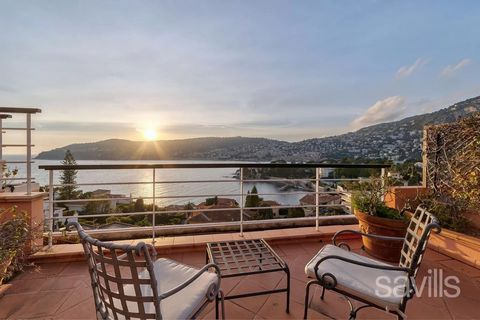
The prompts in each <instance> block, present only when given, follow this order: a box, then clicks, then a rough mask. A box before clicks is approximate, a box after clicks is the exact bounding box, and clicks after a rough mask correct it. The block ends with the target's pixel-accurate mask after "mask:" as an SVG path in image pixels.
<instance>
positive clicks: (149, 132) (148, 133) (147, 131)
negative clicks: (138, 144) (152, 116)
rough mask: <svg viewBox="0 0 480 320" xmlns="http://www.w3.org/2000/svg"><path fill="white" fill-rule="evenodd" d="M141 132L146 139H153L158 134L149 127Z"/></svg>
mask: <svg viewBox="0 0 480 320" xmlns="http://www.w3.org/2000/svg"><path fill="white" fill-rule="evenodd" d="M142 133H143V138H144V139H145V140H148V141H153V140H155V139H157V136H158V134H157V131H156V130H155V129H151V128H150V129H145V130H143V132H142Z"/></svg>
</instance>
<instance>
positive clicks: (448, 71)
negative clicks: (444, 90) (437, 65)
mask: <svg viewBox="0 0 480 320" xmlns="http://www.w3.org/2000/svg"><path fill="white" fill-rule="evenodd" d="M471 63H472V60H471V59H468V58H465V59H462V60H461V61H460V62H458V63H457V64H453V65H448V66H446V67H445V68H444V69H443V70H442V76H444V77H448V76H451V75H453V74H455V73H457V72H458V71H459V70H461V69H463V68H465V67H466V66H468V65H469V64H471Z"/></svg>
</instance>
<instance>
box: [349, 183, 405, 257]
mask: <svg viewBox="0 0 480 320" xmlns="http://www.w3.org/2000/svg"><path fill="white" fill-rule="evenodd" d="M393 183H394V181H393V180H392V179H390V178H371V179H370V180H368V181H361V182H359V183H358V184H357V187H356V190H354V191H353V193H352V205H353V208H354V214H355V216H356V218H357V219H358V224H359V227H360V231H361V232H363V233H367V234H375V235H380V236H389V237H399V238H403V237H405V234H406V232H407V227H408V222H409V216H408V215H406V214H404V212H405V211H404V209H402V210H399V209H394V208H390V207H387V205H386V204H385V202H384V199H385V196H386V195H387V193H389V192H391V191H390V187H391V186H392V185H393ZM362 241H363V248H364V250H365V251H366V252H367V253H368V254H370V255H371V256H373V257H375V258H378V259H382V260H386V261H390V262H398V261H399V259H400V252H401V249H402V244H403V243H402V241H389V240H381V239H376V238H370V237H362Z"/></svg>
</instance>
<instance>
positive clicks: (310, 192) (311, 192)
mask: <svg viewBox="0 0 480 320" xmlns="http://www.w3.org/2000/svg"><path fill="white" fill-rule="evenodd" d="M302 194H304V195H309V194H312V195H313V194H326V195H342V193H341V192H337V191H321V192H315V191H298V192H275V193H272V192H271V193H256V194H255V195H257V196H280V195H302ZM243 195H244V196H245V194H243ZM241 196H242V194H241V193H225V194H216V195H212V194H185V195H176V196H156V197H155V198H157V199H182V198H214V197H218V198H221V197H241ZM247 196H248V194H247ZM134 199H135V200H136V199H144V200H149V199H153V197H148V196H147V197H141V196H138V197H133V196H132V197H112V198H80V199H69V200H54V201H53V202H54V203H76V202H78V203H83V202H89V201H115V200H134Z"/></svg>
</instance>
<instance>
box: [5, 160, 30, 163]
mask: <svg viewBox="0 0 480 320" xmlns="http://www.w3.org/2000/svg"><path fill="white" fill-rule="evenodd" d="M4 163H11V164H15V163H35V161H25V160H6V161H4Z"/></svg>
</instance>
